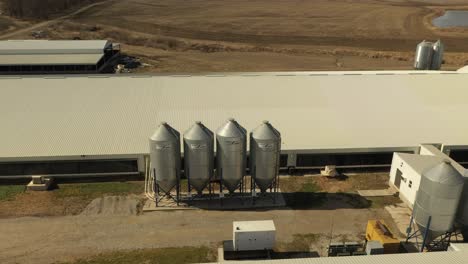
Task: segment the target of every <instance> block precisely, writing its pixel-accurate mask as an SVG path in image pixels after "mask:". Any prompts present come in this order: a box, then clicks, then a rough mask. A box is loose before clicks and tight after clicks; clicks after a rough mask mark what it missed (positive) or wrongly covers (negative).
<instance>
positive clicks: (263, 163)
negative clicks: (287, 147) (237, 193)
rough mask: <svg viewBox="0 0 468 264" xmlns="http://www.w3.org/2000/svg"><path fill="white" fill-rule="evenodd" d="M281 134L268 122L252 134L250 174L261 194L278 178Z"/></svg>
mask: <svg viewBox="0 0 468 264" xmlns="http://www.w3.org/2000/svg"><path fill="white" fill-rule="evenodd" d="M280 150H281V134H280V133H279V132H278V130H276V129H275V128H274V127H273V126H272V125H271V124H270V123H269V122H268V121H264V122H263V123H262V124H261V125H260V126H258V127H257V128H255V129H254V130H253V131H252V132H251V133H250V174H251V175H252V177H253V178H254V180H255V183H256V184H257V185H258V187H259V188H260V191H261V192H265V191H266V190H267V189H268V188H269V187H270V186H271V184H272V183H273V181H274V180H275V179H276V177H277V176H278V172H279V159H280Z"/></svg>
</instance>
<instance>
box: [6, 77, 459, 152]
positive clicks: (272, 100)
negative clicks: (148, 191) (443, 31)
mask: <svg viewBox="0 0 468 264" xmlns="http://www.w3.org/2000/svg"><path fill="white" fill-rule="evenodd" d="M467 83H468V74H440V73H434V74H417V75H413V74H406V73H401V74H400V73H395V74H392V75H384V74H372V73H367V74H364V75H344V74H337V73H332V74H330V75H323V74H320V75H319V74H316V73H301V74H300V75H294V74H293V75H292V76H274V75H268V74H267V75H259V76H254V77H247V76H239V75H226V76H224V77H208V76H192V77H171V76H154V77H146V78H145V77H142V78H136V77H131V76H125V77H105V76H104V77H103V76H96V77H89V78H88V77H68V78H57V76H54V78H42V77H34V78H21V79H17V78H16V79H15V78H11V77H10V78H0V120H1V121H2V129H1V131H0V135H1V136H0V146H1V147H0V158H5V157H38V156H70V155H113V154H138V153H147V152H148V146H147V144H148V142H147V139H148V137H149V136H150V135H151V133H152V132H153V131H154V129H155V127H156V126H157V124H158V123H160V122H161V121H163V120H165V121H168V122H169V123H170V124H171V125H172V126H174V127H175V128H176V129H178V130H179V131H181V132H183V131H185V130H186V129H187V128H189V127H190V125H191V124H192V123H193V122H194V121H196V120H201V121H203V122H204V124H206V125H207V127H208V128H210V129H211V130H215V129H217V128H218V126H220V125H221V124H222V123H223V122H224V121H225V120H226V119H227V118H228V117H234V118H236V119H237V120H238V121H239V123H241V124H242V125H243V126H244V127H246V128H247V129H248V130H251V129H253V128H255V127H256V126H257V125H258V124H259V123H260V122H261V121H262V120H265V119H266V120H270V121H271V123H272V124H273V125H274V126H275V127H276V128H277V129H278V130H279V131H281V134H282V137H283V140H282V144H283V145H282V148H283V149H285V150H304V149H306V150H307V149H349V148H385V147H409V146H418V145H419V143H421V142H441V143H445V144H449V145H468V138H467V136H466V131H467V130H468V123H467V122H465V120H466V113H468V104H467V103H466V100H467V99H466V98H468V89H467V88H466V84H467Z"/></svg>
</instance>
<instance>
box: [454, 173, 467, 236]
mask: <svg viewBox="0 0 468 264" xmlns="http://www.w3.org/2000/svg"><path fill="white" fill-rule="evenodd" d="M464 180H465V184H464V185H463V191H462V195H461V199H460V204H459V205H458V212H457V219H456V220H457V223H458V224H459V225H461V226H462V227H463V230H465V232H466V234H463V237H464V238H465V237H466V239H468V177H464Z"/></svg>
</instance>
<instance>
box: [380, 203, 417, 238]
mask: <svg viewBox="0 0 468 264" xmlns="http://www.w3.org/2000/svg"><path fill="white" fill-rule="evenodd" d="M385 210H386V211H387V212H388V213H389V214H390V215H391V216H392V218H393V221H394V222H395V224H396V226H397V227H398V231H400V233H401V235H403V236H405V237H406V229H407V228H408V226H409V224H410V220H411V214H412V211H411V209H410V208H409V207H408V206H407V205H406V204H404V203H399V204H396V205H389V206H385Z"/></svg>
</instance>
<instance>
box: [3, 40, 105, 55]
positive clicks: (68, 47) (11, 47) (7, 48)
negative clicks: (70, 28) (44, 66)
mask: <svg viewBox="0 0 468 264" xmlns="http://www.w3.org/2000/svg"><path fill="white" fill-rule="evenodd" d="M110 44H111V42H109V41H107V40H5V41H0V54H3V55H6V54H10V55H11V54H13V55H19V54H96V53H97V54H100V53H103V51H104V48H106V47H107V46H108V45H110Z"/></svg>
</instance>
